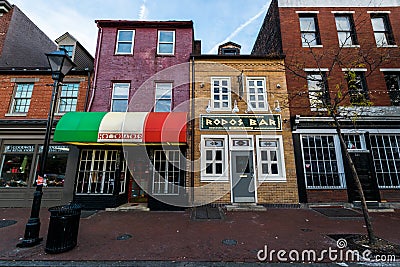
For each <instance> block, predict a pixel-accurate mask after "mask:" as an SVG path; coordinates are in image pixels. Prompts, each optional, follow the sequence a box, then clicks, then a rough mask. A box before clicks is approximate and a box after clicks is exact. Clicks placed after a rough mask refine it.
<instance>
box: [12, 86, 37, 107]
mask: <svg viewBox="0 0 400 267" xmlns="http://www.w3.org/2000/svg"><path fill="white" fill-rule="evenodd" d="M32 91H33V83H18V84H17V85H16V88H15V92H14V98H13V100H12V105H11V109H10V113H22V114H26V113H28V110H29V106H30V104H31V97H32Z"/></svg>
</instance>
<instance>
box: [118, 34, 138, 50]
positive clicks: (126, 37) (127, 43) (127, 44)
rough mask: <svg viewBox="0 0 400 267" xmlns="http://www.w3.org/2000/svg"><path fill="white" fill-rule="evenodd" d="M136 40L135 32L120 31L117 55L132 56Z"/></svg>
mask: <svg viewBox="0 0 400 267" xmlns="http://www.w3.org/2000/svg"><path fill="white" fill-rule="evenodd" d="M134 39H135V31H134V30H119V31H118V34H117V45H116V48H115V54H132V53H133V46H134Z"/></svg>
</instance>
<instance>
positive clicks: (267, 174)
mask: <svg viewBox="0 0 400 267" xmlns="http://www.w3.org/2000/svg"><path fill="white" fill-rule="evenodd" d="M257 158H258V161H257V162H258V180H260V181H266V182H284V181H286V172H285V161H284V155H283V145H282V137H281V136H279V137H260V136H257Z"/></svg>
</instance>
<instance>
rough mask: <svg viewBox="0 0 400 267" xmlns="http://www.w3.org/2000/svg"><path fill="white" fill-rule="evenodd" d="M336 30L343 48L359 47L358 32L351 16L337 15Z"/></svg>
mask: <svg viewBox="0 0 400 267" xmlns="http://www.w3.org/2000/svg"><path fill="white" fill-rule="evenodd" d="M335 22H336V29H337V33H338V38H339V45H340V46H341V47H346V46H354V45H357V44H358V43H357V37H356V31H355V26H354V21H353V16H352V15H351V14H336V15H335Z"/></svg>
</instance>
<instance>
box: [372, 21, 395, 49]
mask: <svg viewBox="0 0 400 267" xmlns="http://www.w3.org/2000/svg"><path fill="white" fill-rule="evenodd" d="M371 23H372V28H373V30H374V36H375V42H376V45H377V46H388V45H394V44H395V42H394V38H393V33H392V28H391V27H390V23H389V17H388V14H381V13H379V14H371Z"/></svg>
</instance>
